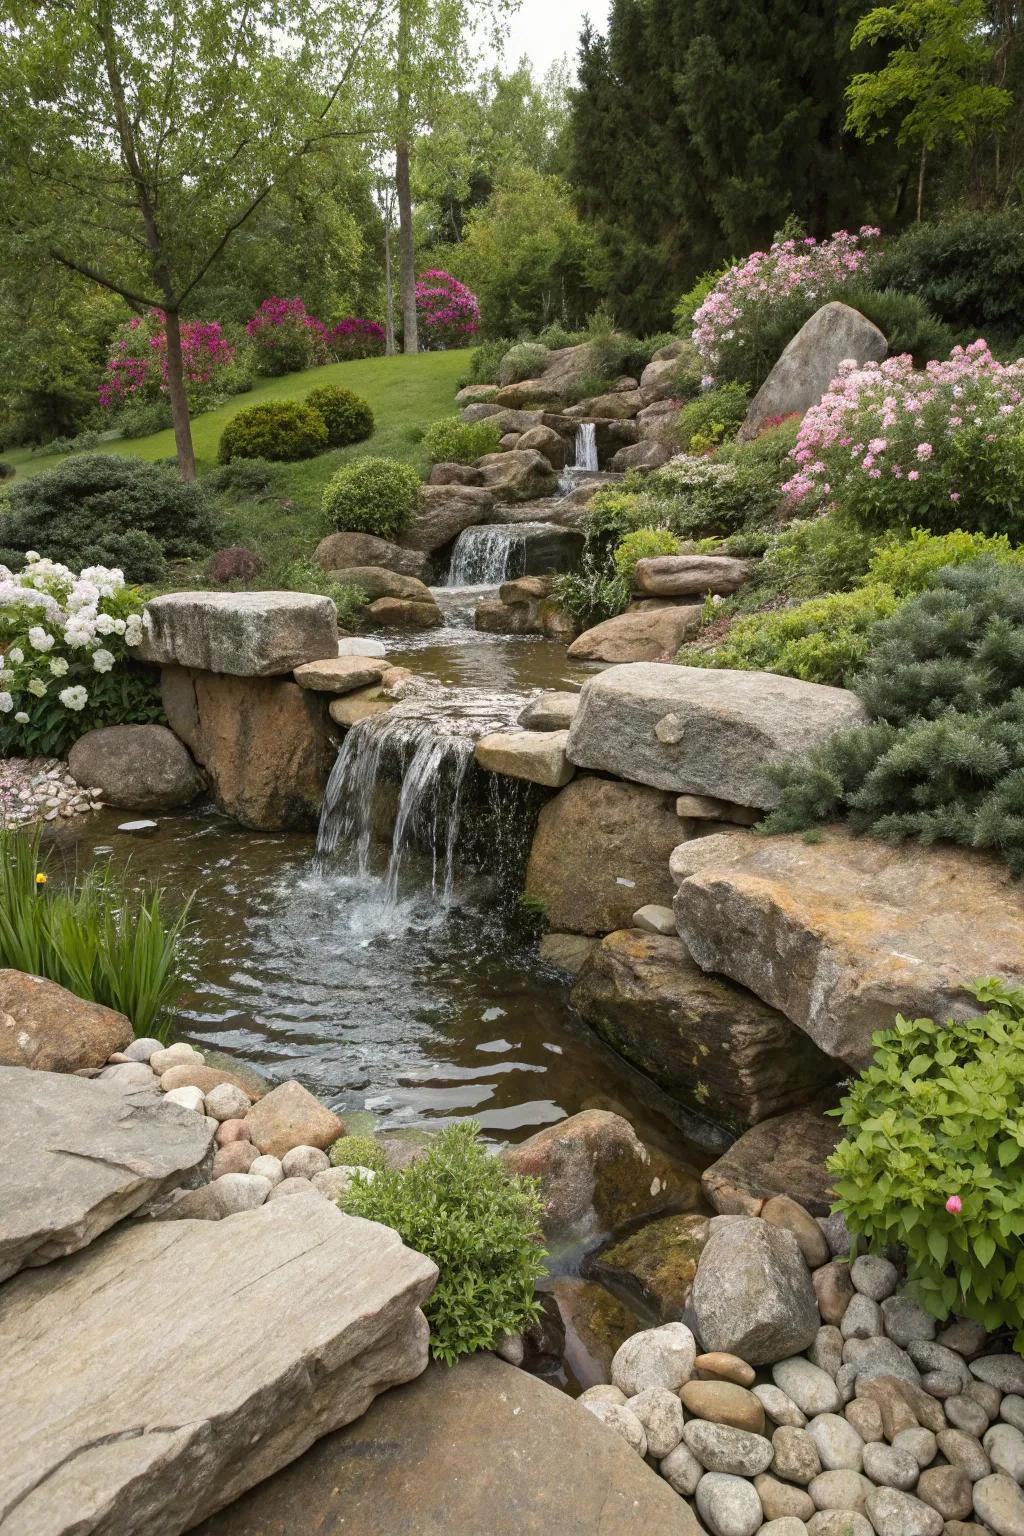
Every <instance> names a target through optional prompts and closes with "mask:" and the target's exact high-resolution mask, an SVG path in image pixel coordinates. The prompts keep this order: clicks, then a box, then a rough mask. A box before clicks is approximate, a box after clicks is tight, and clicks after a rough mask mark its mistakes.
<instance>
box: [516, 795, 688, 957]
mask: <svg viewBox="0 0 1024 1536" xmlns="http://www.w3.org/2000/svg"><path fill="white" fill-rule="evenodd" d="M679 835H680V828H679V819H678V817H677V816H676V814H675V811H674V810H673V808H672V802H671V799H670V797H669V796H667V795H664V794H662V793H661V792H659V791H658V790H654V789H647V788H641V787H640V786H639V785H635V784H618V783H615V782H614V781H612V780H609V779H599V778H596V777H595V776H594V775H592V774H586V775H585V776H584V777H582V778H577V779H575V780H574V781H573V783H572V784H570V785H568V786H567V788H565V789H563V790H562V792H561V793H560V794H558V795H556V796H555V798H554V799H553V800H550V801H549V802H548V803H547V805H545V806H544V808H543V810H542V811H541V813H540V816H539V818H538V820H537V828H536V831H535V833H534V838H533V845H532V847H531V849H530V859H529V864H528V866H527V871H526V894H527V895H528V896H530V897H532V898H533V899H534V900H536V901H539V902H541V903H542V904H543V906H544V908H545V912H546V915H547V920H548V923H549V924H550V926H551V927H552V928H554V929H556V930H558V931H560V932H572V933H587V934H592V933H610V932H611V931H612V929H615V928H624V927H627V926H628V925H629V923H630V921H631V919H632V916H633V913H634V912H635V911H636V909H637V907H640V906H644V905H645V904H648V903H653V904H657V905H661V906H664V905H665V904H666V903H670V902H671V900H672V889H673V887H672V880H671V876H670V873H669V867H668V861H669V857H670V855H671V853H672V850H673V849H674V848H675V846H676V844H677V843H678V841H679Z"/></svg>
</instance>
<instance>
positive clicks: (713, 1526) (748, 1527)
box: [697, 1472, 763, 1536]
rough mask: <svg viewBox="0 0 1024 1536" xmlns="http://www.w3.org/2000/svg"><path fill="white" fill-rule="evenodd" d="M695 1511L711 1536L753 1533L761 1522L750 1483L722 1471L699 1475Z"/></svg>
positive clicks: (748, 1534) (755, 1497) (754, 1493)
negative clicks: (700, 1476)
mask: <svg viewBox="0 0 1024 1536" xmlns="http://www.w3.org/2000/svg"><path fill="white" fill-rule="evenodd" d="M697 1512H698V1514H699V1515H700V1517H701V1519H702V1520H703V1521H704V1524H705V1525H706V1526H707V1527H708V1530H709V1531H710V1532H711V1536H754V1532H755V1531H758V1530H760V1528H761V1525H762V1524H763V1519H762V1514H763V1512H762V1509H761V1500H760V1499H759V1498H758V1496H757V1492H756V1490H755V1488H754V1485H753V1484H752V1483H748V1482H747V1481H746V1479H745V1478H742V1477H730V1476H729V1475H728V1474H727V1473H725V1472H708V1473H706V1474H705V1475H704V1477H702V1478H701V1480H700V1482H699V1483H698V1484H697Z"/></svg>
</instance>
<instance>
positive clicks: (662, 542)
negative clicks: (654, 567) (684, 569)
mask: <svg viewBox="0 0 1024 1536" xmlns="http://www.w3.org/2000/svg"><path fill="white" fill-rule="evenodd" d="M678 553H679V540H678V539H677V538H676V536H675V534H674V533H670V532H669V530H668V529H667V528H638V529H637V530H636V531H635V532H634V533H627V534H626V537H625V538H624V539H623V540H622V542H621V544H618V545H617V546H616V548H615V552H614V554H613V555H612V564H613V565H614V566H615V574H616V575H617V576H618V578H619V580H620V581H621V582H622V584H623V586H624V587H625V589H626V592H627V593H631V592H632V590H633V582H634V580H635V577H636V566H637V561H638V560H650V559H652V558H653V557H655V556H656V555H676V554H678Z"/></svg>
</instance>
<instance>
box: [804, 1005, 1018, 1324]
mask: <svg viewBox="0 0 1024 1536" xmlns="http://www.w3.org/2000/svg"><path fill="white" fill-rule="evenodd" d="M971 990H972V991H973V992H974V994H975V996H976V997H977V998H978V1000H979V1002H981V1003H985V1004H988V1007H987V1009H986V1011H985V1013H984V1014H983V1015H982V1016H981V1018H970V1019H950V1020H948V1021H947V1023H946V1024H945V1025H942V1024H938V1023H935V1022H934V1021H933V1020H932V1019H904V1018H902V1017H900V1018H897V1020H896V1024H895V1027H894V1028H893V1029H891V1030H888V1031H884V1032H880V1033H879V1034H876V1035H875V1036H874V1044H875V1054H874V1061H873V1063H872V1065H871V1066H870V1067H868V1068H867V1070H866V1071H864V1072H862V1073H861V1075H860V1077H859V1078H858V1079H857V1080H856V1081H855V1083H854V1085H853V1087H852V1089H851V1091H850V1093H849V1094H848V1095H847V1096H846V1098H844V1099H843V1101H842V1105H841V1107H840V1111H839V1119H840V1123H841V1124H842V1125H843V1126H844V1127H845V1129H846V1132H847V1134H846V1137H845V1138H844V1140H843V1141H841V1142H840V1143H839V1145H838V1147H837V1148H836V1150H835V1152H834V1154H833V1155H832V1157H831V1158H830V1159H829V1163H828V1167H829V1171H830V1173H831V1174H832V1175H833V1179H834V1188H835V1192H836V1196H837V1209H838V1210H839V1211H841V1212H842V1214H843V1216H844V1217H845V1219H846V1224H847V1226H848V1227H849V1229H850V1231H851V1233H852V1234H853V1235H854V1236H855V1237H858V1238H863V1239H864V1241H865V1243H866V1244H867V1245H868V1246H869V1247H870V1248H873V1249H875V1250H877V1251H879V1252H881V1251H882V1250H883V1249H885V1248H887V1247H889V1246H890V1245H892V1244H899V1245H900V1246H901V1247H902V1248H904V1249H905V1251H906V1256H907V1291H908V1293H909V1294H910V1295H911V1296H912V1297H913V1298H914V1299H915V1300H916V1301H917V1302H919V1303H920V1305H921V1306H922V1307H924V1308H925V1310H926V1311H927V1312H930V1313H931V1314H932V1316H933V1317H937V1318H946V1317H948V1316H949V1315H950V1313H951V1312H956V1313H957V1314H958V1315H962V1316H965V1317H970V1318H974V1319H975V1320H976V1321H977V1322H980V1323H981V1324H982V1325H983V1327H985V1328H986V1329H987V1330H988V1332H989V1333H998V1332H1000V1331H1001V1330H1002V1329H1004V1328H1006V1329H1009V1330H1011V1331H1012V1332H1013V1334H1014V1348H1015V1349H1017V1350H1024V1324H1022V1320H1021V1308H1020V1292H1021V1285H1022V1284H1024V1254H1022V1249H1021V1234H1022V1232H1024V1145H1022V1142H1021V1135H1020V1105H1021V1100H1022V1096H1024V990H1022V989H1019V988H1012V987H1008V986H1006V985H1005V984H1004V983H1001V982H999V981H994V980H992V981H985V982H980V983H977V984H976V985H975V986H974V987H972V989H971ZM952 1197H955V1198H956V1200H958V1201H959V1202H960V1209H956V1208H955V1206H954V1210H953V1211H950V1210H949V1209H948V1207H947V1201H949V1200H950V1199H951V1198H952Z"/></svg>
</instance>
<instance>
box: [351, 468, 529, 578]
mask: <svg viewBox="0 0 1024 1536" xmlns="http://www.w3.org/2000/svg"><path fill="white" fill-rule="evenodd" d="M499 457H500V458H503V459H504V458H507V457H509V455H507V454H500V455H499ZM538 457H539V455H538ZM545 462H546V461H545ZM549 472H550V471H549ZM493 508H494V495H493V493H492V492H491V491H489V490H486V489H485V488H484V487H483V486H477V485H425V486H424V487H423V489H422V491H421V492H420V506H419V510H418V512H417V513H416V517H415V519H414V521H413V525H412V527H411V528H410V529H409V530H408V532H406V533H403V535H402V547H403V548H404V549H415V550H419V551H420V552H421V553H422V554H425V555H432V554H433V553H434V551H435V550H437V549H441V548H442V547H443V546H444V545H445V544H450V543H451V542H452V540H453V539H455V538H458V536H459V534H460V533H461V532H462V530H463V529H464V528H472V526H473V524H474V523H486V522H488V521H489V520H490V513H491V512H492V510H493ZM361 563H362V564H370V563H371V562H369V561H363V562H361ZM372 563H373V564H375V565H383V564H385V563H386V562H385V561H382V560H378V561H373V562H372ZM408 574H409V575H421V574H422V572H421V571H410V572H408Z"/></svg>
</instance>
